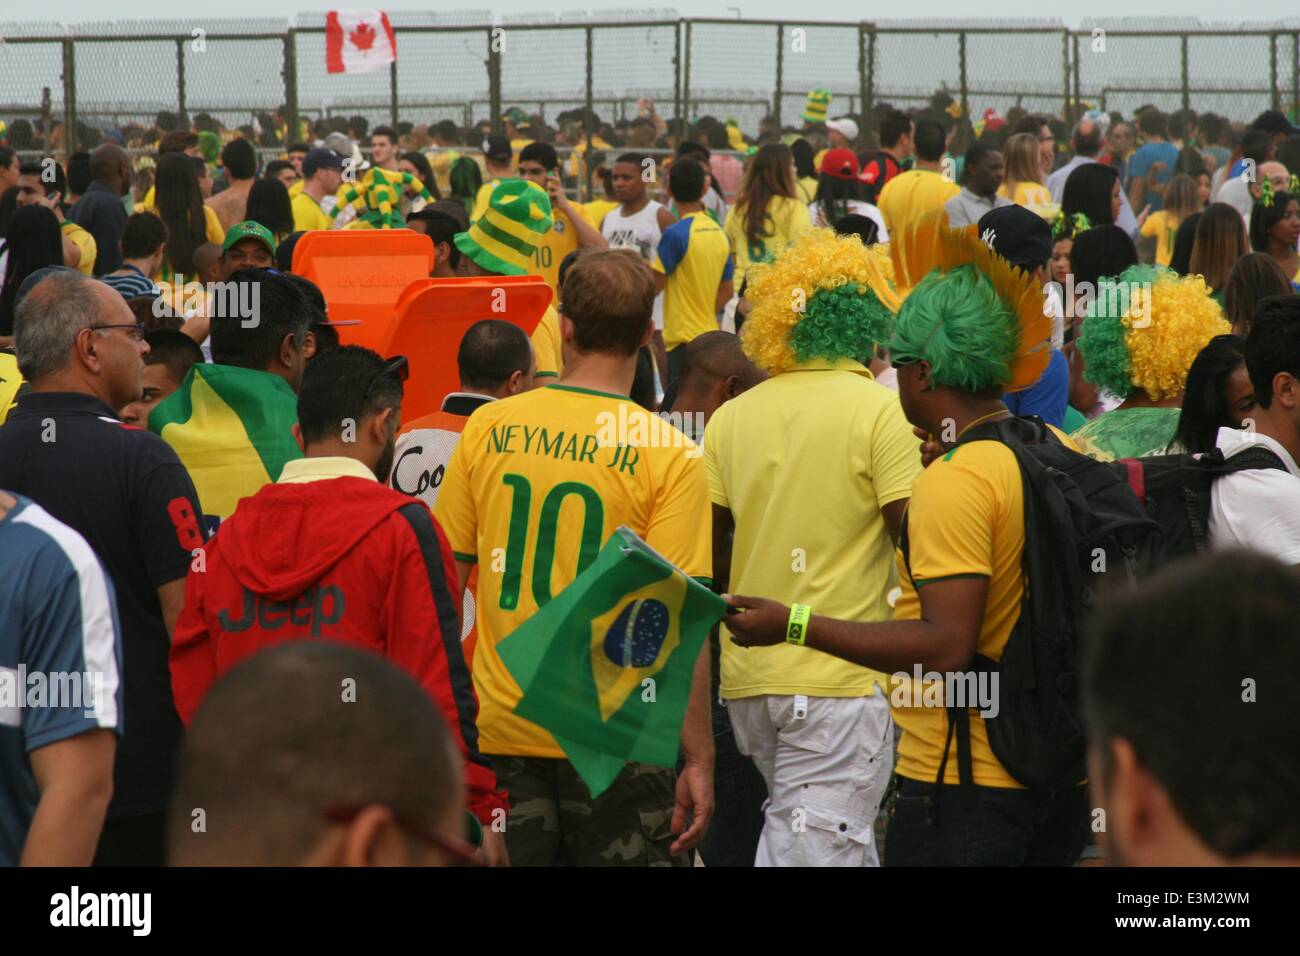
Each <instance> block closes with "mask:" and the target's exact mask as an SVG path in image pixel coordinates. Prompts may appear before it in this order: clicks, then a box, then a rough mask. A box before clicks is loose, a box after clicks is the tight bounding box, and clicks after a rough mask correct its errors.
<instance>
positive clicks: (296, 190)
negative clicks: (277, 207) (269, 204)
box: [289, 179, 307, 199]
mask: <svg viewBox="0 0 1300 956" xmlns="http://www.w3.org/2000/svg"><path fill="white" fill-rule="evenodd" d="M306 185H307V180H305V179H295V180H294V181H293V183H292V184H291V185H290V186H289V198H290V199H293V198H294V197H295V196H301V195H302V187H303V186H306Z"/></svg>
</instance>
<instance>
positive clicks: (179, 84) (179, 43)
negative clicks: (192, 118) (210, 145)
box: [176, 37, 188, 120]
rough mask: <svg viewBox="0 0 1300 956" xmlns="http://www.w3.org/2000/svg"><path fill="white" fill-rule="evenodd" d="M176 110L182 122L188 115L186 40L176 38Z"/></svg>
mask: <svg viewBox="0 0 1300 956" xmlns="http://www.w3.org/2000/svg"><path fill="white" fill-rule="evenodd" d="M176 108H177V110H178V111H179V113H180V116H181V117H182V120H183V119H184V118H185V117H186V116H187V115H188V114H187V113H186V111H185V38H184V37H177V38H176Z"/></svg>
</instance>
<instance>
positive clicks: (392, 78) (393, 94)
mask: <svg viewBox="0 0 1300 956" xmlns="http://www.w3.org/2000/svg"><path fill="white" fill-rule="evenodd" d="M395 37H396V33H394V38H395ZM388 118H389V121H390V122H391V123H392V125H393V126H396V125H397V61H396V60H394V61H393V62H392V63H390V64H388Z"/></svg>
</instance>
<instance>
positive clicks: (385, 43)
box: [325, 10, 397, 73]
mask: <svg viewBox="0 0 1300 956" xmlns="http://www.w3.org/2000/svg"><path fill="white" fill-rule="evenodd" d="M396 60H397V38H396V37H395V36H393V25H392V24H391V23H389V22H388V14H386V13H384V12H383V11H382V10H331V11H330V12H329V15H328V16H326V18H325V69H326V71H327V72H329V73H369V72H371V71H373V70H378V69H381V68H382V67H385V66H388V64H390V63H393V62H394V61H396Z"/></svg>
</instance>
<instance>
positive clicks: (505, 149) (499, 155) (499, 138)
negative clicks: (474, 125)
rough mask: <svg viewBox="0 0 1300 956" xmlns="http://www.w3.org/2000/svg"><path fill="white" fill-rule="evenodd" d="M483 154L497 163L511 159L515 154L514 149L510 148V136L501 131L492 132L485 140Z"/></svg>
mask: <svg viewBox="0 0 1300 956" xmlns="http://www.w3.org/2000/svg"><path fill="white" fill-rule="evenodd" d="M481 148H482V150H483V155H484V156H486V157H487V158H488V159H490V160H492V161H493V162H496V163H504V162H508V161H509V160H510V157H511V156H513V155H514V150H513V149H511V148H510V139H509V137H507V136H505V135H503V134H501V133H492V134H490V135H489V136H487V137H485V138H484V140H483V146H482V147H481Z"/></svg>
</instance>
